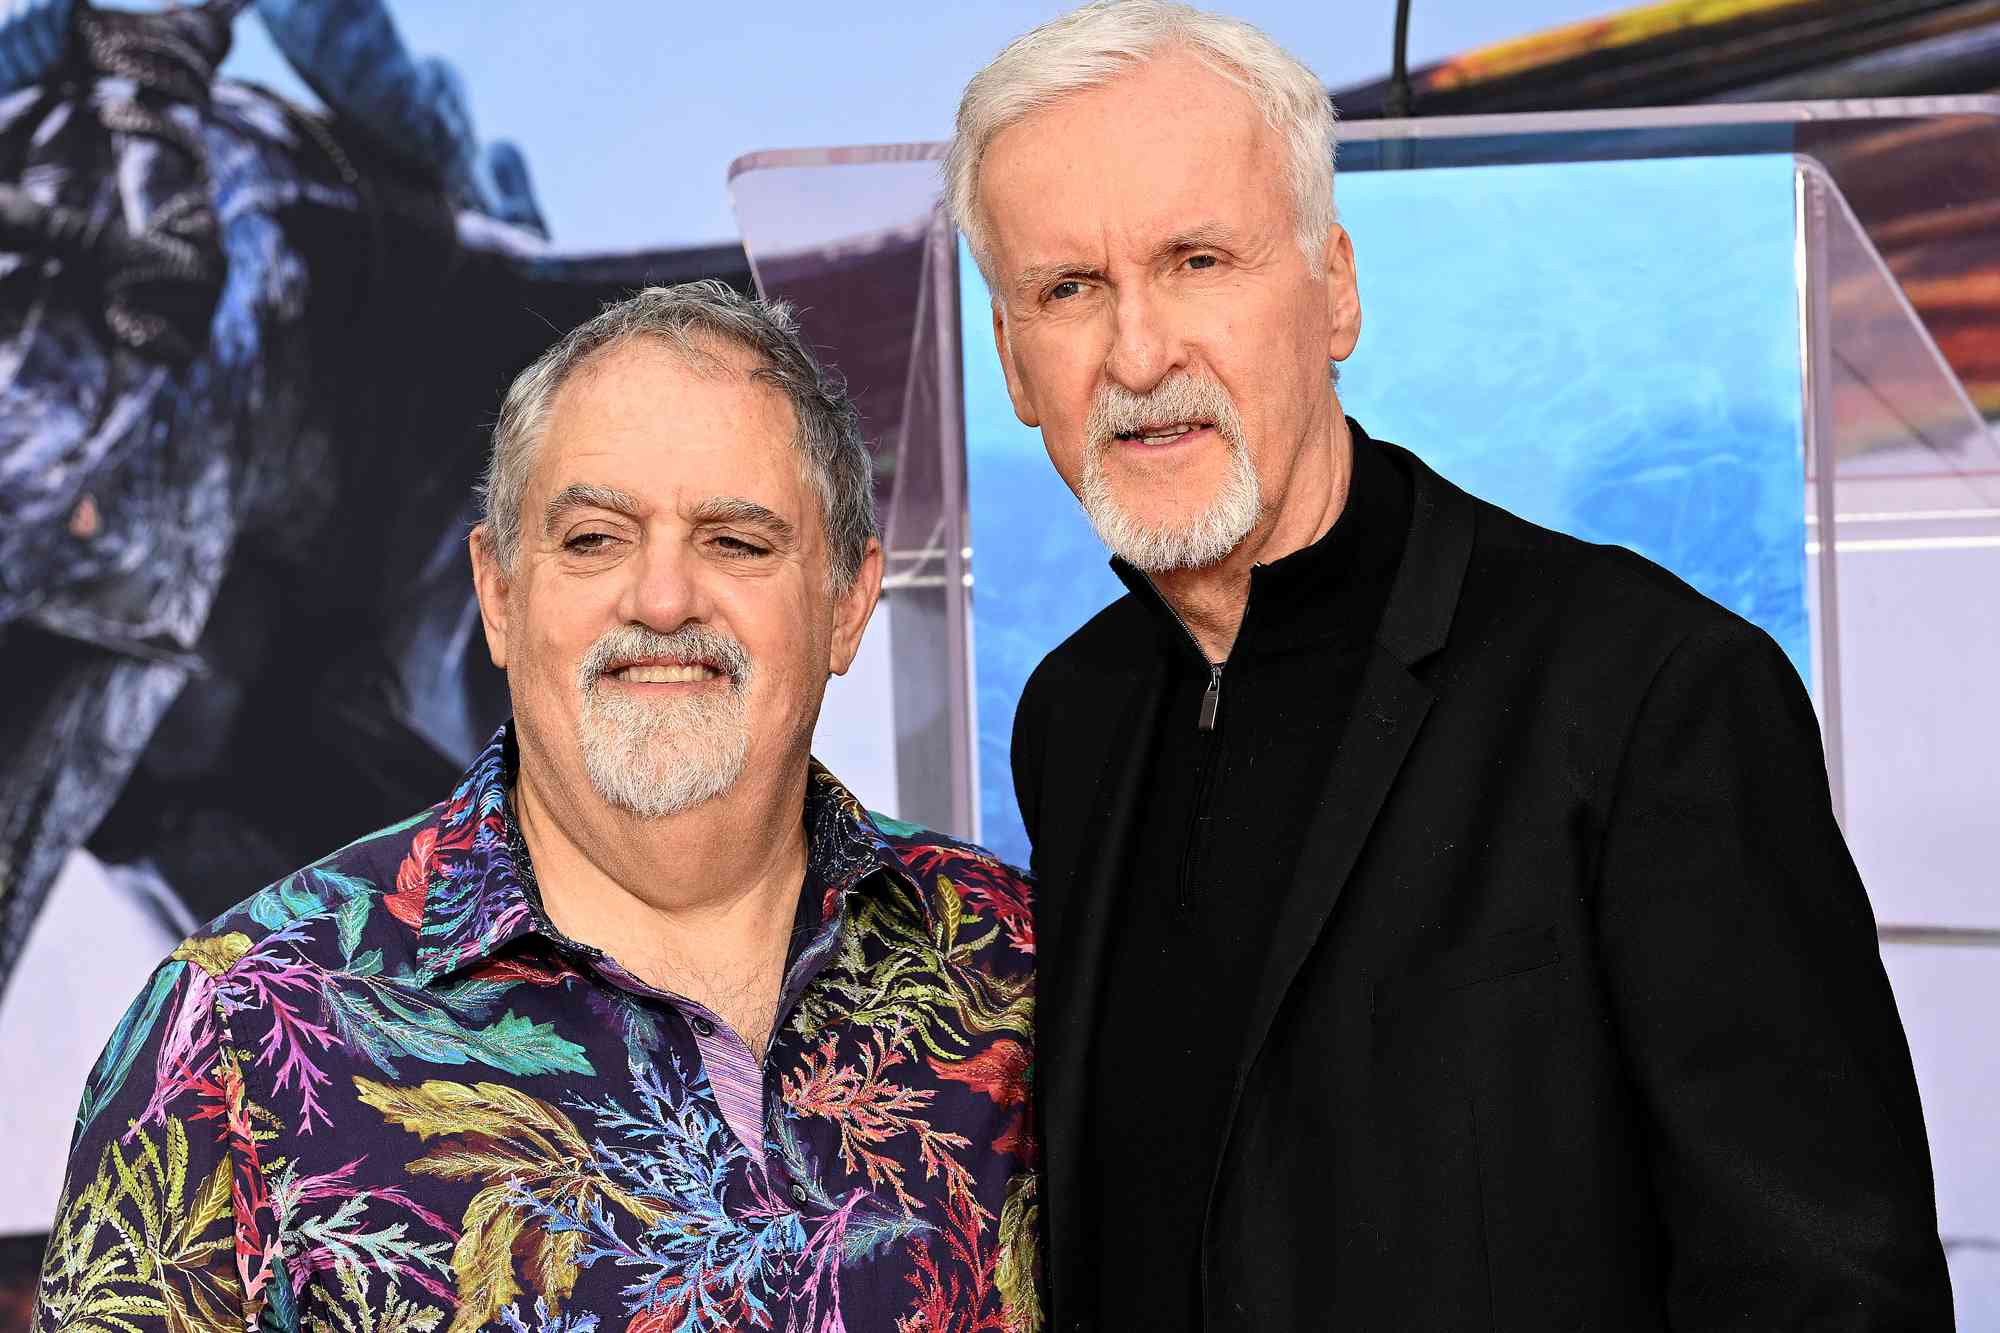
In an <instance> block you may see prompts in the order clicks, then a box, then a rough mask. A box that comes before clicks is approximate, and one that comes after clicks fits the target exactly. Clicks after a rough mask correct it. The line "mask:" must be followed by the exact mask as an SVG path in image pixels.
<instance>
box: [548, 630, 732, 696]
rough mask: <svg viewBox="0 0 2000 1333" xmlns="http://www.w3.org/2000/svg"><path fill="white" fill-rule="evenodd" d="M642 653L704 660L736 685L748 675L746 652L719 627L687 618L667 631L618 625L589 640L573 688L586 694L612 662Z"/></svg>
mask: <svg viewBox="0 0 2000 1333" xmlns="http://www.w3.org/2000/svg"><path fill="white" fill-rule="evenodd" d="M644 657H679V658H686V659H688V660H691V661H698V662H706V663H708V664H709V665H710V666H713V667H715V668H716V669H717V670H719V671H721V672H722V673H723V674H724V675H726V676H728V677H729V680H730V683H731V684H733V685H735V686H736V687H737V688H739V689H740V688H742V686H743V685H744V683H745V682H747V681H748V680H749V679H750V654H748V653H746V652H745V651H743V645H742V644H740V643H738V642H736V640H734V639H732V638H730V637H729V636H728V635H727V634H724V633H722V632H721V631H720V630H715V629H710V628H709V627H708V626H707V625H697V624H694V623H692V622H690V623H688V624H685V625H682V626H681V627H680V628H679V629H677V630H675V631H674V632H673V633H671V634H661V633H659V632H658V631H657V630H650V629H647V628H646V627H645V626H644V625H620V626H619V627H618V628H617V629H614V630H612V631H610V632H609V633H608V634H605V635H604V636H603V637H602V638H600V639H598V641H597V642H596V643H593V644H591V645H590V651H589V652H587V653H585V654H584V655H583V661H582V662H581V663H579V664H578V665H577V669H576V684H577V688H578V689H579V690H582V691H583V692H584V693H586V694H587V693H589V692H590V691H591V690H594V689H596V688H597V682H598V680H599V679H600V678H601V677H602V676H603V675H604V673H605V672H606V671H608V670H610V668H611V664H612V663H613V662H617V661H621V660H622V661H630V660H632V659H634V658H644Z"/></svg>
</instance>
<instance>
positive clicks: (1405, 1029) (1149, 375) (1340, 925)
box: [946, 0, 1951, 1333]
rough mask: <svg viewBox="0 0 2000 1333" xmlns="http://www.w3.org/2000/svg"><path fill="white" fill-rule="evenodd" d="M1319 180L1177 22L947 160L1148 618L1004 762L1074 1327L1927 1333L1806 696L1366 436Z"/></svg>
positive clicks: (1239, 41)
mask: <svg viewBox="0 0 2000 1333" xmlns="http://www.w3.org/2000/svg"><path fill="white" fill-rule="evenodd" d="M1332 147H1333V123H1332V115H1331V112H1330V109H1329V108H1328V106H1327V103H1326V99H1325V96H1324V94H1323V92H1322V91H1321V88H1320V85H1319V83H1318V81H1317V80H1316V79H1315V78H1314V77H1313V76H1312V74H1311V72H1310V71H1309V70H1306V69H1305V68H1304V67H1303V66H1302V65H1300V64H1298V62H1296V61H1294V60H1292V59H1291V58H1290V57H1289V56H1287V55H1285V53H1284V52H1282V51H1281V50H1279V49H1278V48H1277V47H1276V46H1275V45H1274V44H1273V43H1271V42H1270V41H1269V39H1268V38H1265V37H1264V36H1263V35H1262V34H1261V33H1259V32H1257V31H1256V30H1255V29H1253V28H1250V27H1248V26H1247V25H1245V24H1241V23H1238V22H1235V21H1233V20H1228V19H1223V18H1219V17H1216V16H1212V15H1206V14H1201V13H1199V12H1197V11H1193V10H1189V9H1186V8H1184V7H1180V6H1174V5H1167V4H1162V3H1158V0H1116V2H1114V3H1103V4H1097V5H1092V6H1089V7H1087V8H1085V9H1082V10H1078V11H1076V12H1074V13H1071V14H1069V15H1066V16H1064V17H1062V18H1059V19H1057V20H1055V21H1053V22H1051V23H1049V24H1047V25H1045V26H1044V27H1042V28H1039V29H1037V30H1035V31H1034V32H1032V33H1030V34H1028V35H1027V36H1025V37H1023V38H1021V39H1020V40H1019V41H1017V42H1015V43H1014V44H1013V45H1012V46H1010V47H1009V48H1008V49H1007V50H1006V51H1004V52H1003V53H1002V54H1001V55H1000V56H999V57H998V58H997V59H996V60H995V61H994V62H993V64H992V65H990V66H988V67H987V69H985V70H984V71H982V72H981V73H980V74H979V75H978V76H976V77H975V78H974V80H973V81H972V83H971V84H970V85H969V86H968V88H967V90H966V93H965V98H964V101H963V102H962V103H961V106H960V109H959V117H958V132H957V137H956V139H955V141H954V144H953V148H952V152H951V156H950V159H949V161H948V162H947V164H946V173H947V187H948V190H949V195H950V199H949V202H950V205H951V207H952V209H953V211H954V215H955V217H956V218H957V220H958V222H959V224H960V226H961V228H962V229H963V231H964V232H965V235H966V238H967V240H968V243H969V245H970V247H971V249H972V251H973V254H974V255H975V257H976V258H977V260H978V262H979V264H980V266H981V268H982V270H983V271H984V273H985V275H986V277H987V280H988V284H989V286H990V287H991V289H992V291H993V293H994V304H993V327H994V337H995V341H996V344H997V347H998V351H999V355H1000V359H1001V363H1002V366H1003V368H1004V369H1005V372H1006V376H1007V384H1008V388H1009V391H1010V393H1011V395H1012V398H1013V402H1014V406H1015V410H1016V412H1017V414H1018V415H1019V416H1020V418H1021V420H1022V421H1023V422H1024V423H1026V424H1027V425H1029V426H1038V427H1040V428H1041V430H1042V432H1043V436H1044V439H1045V442H1046V444H1047V447H1048V451H1049V456H1050V458H1051V460H1052V461H1053V462H1054V464H1055V466H1056V469H1057V470H1058V472H1060V473H1061V474H1062V476H1063V478H1064V480H1065V481H1066V482H1068V484H1069V485H1070V487H1071V488H1072V489H1073V490H1074V491H1075V492H1076V494H1077V496H1078V498H1079V499H1080V500H1081V501H1082V503H1083V505H1084V508H1085V509H1086V511H1087V512H1088V513H1089V515H1090V517H1091V519H1092V522H1093V523H1094V524H1095V526H1096V527H1097V530H1098V532H1099V533H1100V535H1101V536H1102V537H1103V538H1104V540H1105V542H1106V544H1107V545H1108V546H1110V547H1111V548H1112V550H1113V551H1114V553H1115V554H1116V555H1117V557H1118V559H1117V560H1116V561H1115V562H1114V564H1115V567H1116V569H1117V571H1118V574H1119V576H1120V577H1121V578H1122V579H1124V581H1125V583H1126V584H1127V586H1128V587H1129V588H1130V589H1131V595H1130V596H1128V597H1125V598H1122V599H1120V600H1119V601H1118V602H1116V603H1115V604H1113V605H1112V606H1111V607H1109V608H1107V609H1106V610H1105V611H1104V612H1103V613H1101V614H1100V615H1098V616H1097V617H1096V618H1095V619H1094V620H1092V621H1091V622H1090V623H1089V624H1088V625H1086V626H1085V627H1084V628H1083V629H1081V630H1080V631H1078V632H1077V633H1076V634H1075V635H1074V636H1072V637H1071V638H1070V639H1069V640H1068V641H1067V642H1066V643H1064V644H1063V645H1062V646H1061V647H1060V648H1058V649H1057V650H1056V651H1055V652H1053V653H1051V654H1050V655H1049V657H1048V658H1047V659H1046V660H1045V661H1044V662H1043V663H1042V665H1041V667H1040V668H1039V669H1038V670H1037V671H1036V672H1035V674H1034V676H1033V678H1032V679H1031V680H1030V681H1029V683H1028V686H1027V688H1026V691H1025V692H1024V694H1023V697H1022V699H1021V703H1020V708H1019V712H1018V715H1017V721H1016V727H1015V735H1014V772H1015V782H1016V787H1017V793H1018V796H1019V799H1020V804H1021V812H1022V816H1023V818H1024V819H1025V821H1026V824H1027V828H1028V831H1029V833H1030V835H1031V836H1032V838H1033V840H1034V869H1035V871H1036V873H1037V874H1038V875H1039V876H1040V879H1041V909H1040V910H1041V914H1042V915H1041V930H1040V937H1041V940H1042V951H1041V954H1040V965H1041V969H1042V979H1041V993H1042V996H1043V1001H1042V1006H1041V1009H1040V1031H1039V1034H1038V1038H1039V1051H1040V1061H1041V1064H1040V1069H1039V1073H1038V1075H1037V1081H1036V1089H1037V1096H1038V1099H1039V1108H1038V1111H1039V1115H1040V1116H1041V1123H1042V1129H1043V1141H1044V1143H1045V1145H1046V1147H1045V1151H1046V1160H1045V1175H1044V1180H1045V1182H1046V1189H1047V1198H1046V1205H1045V1212H1044V1217H1045V1220H1046V1228H1047V1242H1048V1273H1047V1277H1048V1285H1049V1297H1050V1302H1051V1306H1050V1310H1051V1315H1052V1318H1053V1326H1054V1327H1055V1328H1056V1329H1058V1330H1063V1331H1064V1333H1067V1331H1068V1330H1073V1329H1102V1330H1126V1329H1146V1330H1180V1329H1197V1328H1200V1329H1306V1328H1312V1329H1319V1328H1327V1329H1342V1330H1364V1329H1365V1330H1382V1329H1412V1330H1457V1329H1509V1330H1536V1331H1537V1333H1539V1331H1540V1330H1548V1329H1576V1330H1581V1329H1590V1330H1617V1331H1618V1333H1641V1331H1643V1330H1666V1329H1674V1330H1690V1329H1724V1328H1727V1329H1746V1330H1753V1329H1754V1330H1760V1331H1764V1333H1769V1331H1771V1330H1783V1329H1806V1328H1811V1329H1843V1330H1845V1329H1891V1328H1893V1329H1898V1330H1912V1329H1926V1330H1927V1329H1943V1328H1949V1327H1950V1325H1951V1297H1950V1291H1949V1286H1948V1282H1947V1279H1946V1275H1945V1267H1944V1259H1943V1254H1942V1251H1941V1247H1940V1245H1939V1243H1938V1237H1937V1230H1936V1215H1935V1210H1934V1207H1933V1202H1932V1186H1931V1175H1930V1164H1929V1154H1928V1149H1927V1147H1926V1144H1925V1140H1924V1128H1923V1118H1922V1113H1921V1111H1920V1109H1919V1107H1918V1103H1917V1093H1916V1086H1915V1082H1914V1079H1913V1077H1912V1074H1911V1070H1910V1060H1909V1053H1908V1049H1907V1046H1906V1044H1905V1042H1904V1038H1903V1033H1902V1029H1901V1026H1900V1024H1899V1022H1898V1019H1897V1016H1896V1010H1895V1003H1894V1000H1893V999H1892V997H1891V995H1890V993H1889V989H1888V985H1887V982H1886V979H1885V977H1884V975H1883V972H1882V967H1881V963H1880V961H1879V958H1878V955H1877V948H1876V941H1875V934H1874V922H1873V918H1872V916H1871V914H1870V910H1869V906H1868V901H1867V898H1866V895H1865V894H1864V892H1863V890H1862V887H1861V884H1860V882H1859V880H1858V878H1857V876H1856V874H1855V871H1854V867H1853V864H1852V862H1851V861H1850V859H1849V857H1848V855H1847V851H1846V848H1845V846H1844V844H1843V842H1842V840H1841V835H1840V831H1839V829H1838V828H1837V826H1836V825H1835V823H1834V820H1833V816H1832V812H1831V809H1830V806H1829V802H1828V797H1827V785H1826V773H1825V768H1824V762H1823V758H1822V755H1821V752H1820V748H1819V741H1818V733H1817V728H1816V725H1815V720H1814V717H1813V713H1812V709H1811V706H1810V704H1809V702H1808V700H1807V698H1806V695H1805V692H1804V690H1803V689H1802V688H1801V685H1800V682H1799V680H1798V677H1797V675H1796V673H1795V672H1794V671H1793V669H1792V667H1791V665H1790V664H1789V662H1788V661H1787V659H1786V658H1785V657H1784V656H1783V655H1782V654H1781V653H1780V652H1779V650H1778V649H1777V647H1776V646H1775V645H1774V644H1773V643H1772V642H1771V641H1770V640H1769V639H1768V638H1767V637H1766V636H1765V635H1764V634H1763V633H1762V632H1760V631H1759V630H1757V629H1756V628H1754V627H1753V626H1751V625H1749V624H1747V623H1746V622H1744V621H1743V620H1741V619H1739V618H1737V617H1736V616H1733V615H1731V614H1730V613H1728V612H1726V611H1724V610H1723V609H1722V608H1720V607H1718V606H1716V605H1714V604H1713V603H1711V602H1709V601H1707V600H1705V599H1704V598H1702V597H1701V596H1700V595H1698V594H1697V593H1695V592H1693V591H1692V590H1691V589H1689V588H1688V587H1686V586H1685V585H1684V584H1682V583H1680V582H1679V581H1678V580H1676V579H1675V578H1673V577H1672V576H1671V575H1669V574H1667V573H1666V572H1664V571H1662V570H1660V569H1658V568H1656V567H1654V566H1652V565H1650V564H1648V563H1646V562H1645V561H1643V560H1641V559H1639V558H1638V557H1636V556H1633V555H1630V554H1629V553H1626V552H1624V551H1620V550H1616V549H1611V548H1603V547H1593V546H1589V545H1585V544H1583V543H1581V542H1577V541H1574V540H1572V539H1570V538H1567V537H1563V536H1561V535H1559V534H1556V533H1552V532H1548V531H1545V530H1543V529H1539V528H1536V527H1534V526H1532V525H1530V524H1528V523H1525V522H1523V521H1521V520H1519V519H1517V518H1515V517H1513V516H1511V515H1509V514H1507V513H1505V512H1503V511H1502V510H1500V509H1497V508H1495V507H1493V506H1492V505H1489V504H1485V503H1483V502H1481V501H1479V500H1477V499H1474V498H1473V497H1471V496H1468V495H1466V494H1465V493H1463V492H1461V491H1459V490H1457V489H1456V488H1455V487H1453V486H1452V485H1450V483H1448V482H1446V481H1444V480H1443V479H1442V478H1441V477H1439V476H1438V475H1437V474H1435V473H1433V472H1431V471H1430V470H1429V469H1428V468H1426V467H1425V466H1424V465H1423V464H1422V463H1421V462H1420V461H1418V460H1417V459H1416V458H1415V457H1413V456H1412V455H1410V454H1408V453H1405V452H1404V451H1402V450H1400V449H1398V448H1396V447H1394V446H1392V445H1388V444H1383V443H1378V442H1376V441H1373V440H1371V439H1369V438H1368V436H1367V435H1366V433H1365V432H1363V431H1362V429H1361V428H1360V427H1359V426H1358V425H1357V424H1355V423H1354V422H1352V421H1349V420H1347V419H1345V418H1344V416H1343V415H1342V413H1341V411H1340V405H1339V399H1338V396H1337V394H1336V392H1335V388H1334V383H1335V382H1337V377H1336V376H1334V375H1331V374H1330V373H1329V372H1330V369H1331V364H1332V363H1334V362H1338V361H1340V360H1341V359H1343V358H1345V357H1346V356H1347V355H1348V354H1349V352H1351V351H1352V350H1353V348H1354V345H1355V342H1356V340H1357V338H1358V336H1359V332H1360V321H1361V316H1360V305H1359V300H1358V297H1357V295H1356V285H1355V276H1354V254H1353V248H1352V245H1351V243H1350V241H1349V239H1348V237H1347V234H1346V232H1345V231H1344V230H1343V229H1342V228H1341V227H1340V226H1339V225H1338V224H1337V222H1336V221H1335V218H1334V212H1333V201H1332Z"/></svg>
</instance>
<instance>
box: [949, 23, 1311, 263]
mask: <svg viewBox="0 0 2000 1333" xmlns="http://www.w3.org/2000/svg"><path fill="white" fill-rule="evenodd" d="M1280 149H1281V145H1280V143H1279V139H1278V136H1277V134H1276V133H1275V132H1274V131H1273V130H1272V129H1271V127H1270V125H1269V124H1268V122H1266V120H1265V119H1264V117H1263V115H1262V113H1261V112H1260V111H1259V110H1258V109H1257V106H1256V104H1255V103H1254V102H1253V101H1252V100H1251V99H1250V96H1249V94H1248V93H1246V92H1245V91H1244V90H1243V89H1242V88H1241V87H1239V86H1238V85H1237V84H1236V83H1234V82H1233V81H1231V80H1230V79H1228V78H1225V77H1224V76H1223V75H1221V74H1220V73H1218V72H1216V71H1215V70H1214V69H1212V68H1210V67H1209V66H1208V65H1206V64H1205V63H1203V62H1202V61H1200V60H1198V59H1196V58H1195V57H1194V56H1192V55H1189V54H1186V53H1184V52H1172V53H1169V54H1167V55H1163V56H1161V57H1159V58H1157V59H1155V60H1152V61H1149V62H1146V63H1144V64H1141V65H1136V66H1134V67H1133V68H1132V70H1131V71H1130V72H1129V73H1126V74H1123V75H1121V76H1119V77H1118V78H1116V79H1113V80H1112V81H1110V82H1108V83H1105V84H1102V85H1100V86H1098V87H1094V88H1090V89H1085V90H1083V91H1081V92H1077V93H1075V94H1072V95H1071V96H1069V97H1067V98H1065V99H1063V100H1061V101H1059V102H1056V103H1055V104H1053V105H1051V106H1048V107H1043V108H1040V109H1038V110H1036V111H1034V112H1031V113H1030V114H1028V115H1027V116H1025V117H1023V118H1022V119H1020V120H1017V121H1015V122H1014V123H1013V124H1011V125H1009V126H1008V127H1007V128H1006V129H1004V130H1002V131H1000V133H998V134H997V135H995V136H994V138H993V140H992V142H991V143H990V144H989V145H988V146H987V150H986V153H985V154H984V156H983V157H982V158H981V161H980V174H979V198H980V206H981V209H982V211H983V214H984V218H985V221H986V224H987V228H988V231H989V234H990V237H991V240H992V242H993V246H994V250H995V258H996V260H1003V257H1004V260H1003V262H1005V263H1007V264H1008V265H1009V266H1010V267H1012V266H1019V265H1028V264H1044V263H1049V262H1061V261H1064V260H1067V259H1071V258H1084V257H1086V256H1087V252H1090V251H1092V250H1097V251H1102V250H1104V249H1106V248H1107V247H1113V246H1129V245H1134V244H1157V243H1158V242H1159V241H1161V240H1162V239H1164V238H1166V237H1168V236H1171V235H1174V234H1176V233H1179V232H1181V231H1184V230H1186V229H1187V228H1188V227H1190V226H1191V225H1195V224H1197V223H1199V222H1202V221H1204V220H1216V219H1223V220H1230V219H1234V220H1236V221H1238V222H1240V223H1245V224H1247V223H1250V222H1253V221H1255V220H1259V219H1260V218H1261V217H1262V215H1264V214H1267V213H1269V212H1270V211H1271V210H1272V208H1274V207H1275V208H1277V209H1279V210H1283V209H1285V208H1286V207H1287V206H1288V205H1287V203H1286V200H1287V197H1288V196H1287V195H1286V193H1285V190H1286V186H1285V176H1284V171H1283V164H1282V159H1281V155H1280ZM996 276H1001V275H998V274H996Z"/></svg>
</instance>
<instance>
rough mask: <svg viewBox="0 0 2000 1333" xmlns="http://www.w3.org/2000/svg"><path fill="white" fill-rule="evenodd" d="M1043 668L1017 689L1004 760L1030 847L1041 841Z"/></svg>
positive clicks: (1044, 731) (1043, 727)
mask: <svg viewBox="0 0 2000 1333" xmlns="http://www.w3.org/2000/svg"><path fill="white" fill-rule="evenodd" d="M1045 670H1046V668H1038V669H1037V670H1036V671H1035V673H1034V674H1033V675H1031V676H1029V677H1028V683H1027V684H1026V685H1023V686H1022V687H1021V700H1020V702H1019V703H1018V704H1016V705H1015V706H1014V736H1013V742H1012V744H1011V746H1010V748H1009V751H1008V759H1009V762H1010V763H1011V764H1012V766H1013V769H1014V802H1015V804H1016V805H1018V806H1019V807H1020V810H1021V824H1022V826H1023V827H1025V828H1026V829H1027V830H1028V843H1029V845H1030V846H1031V847H1032V846H1033V845H1034V844H1036V843H1038V842H1040V841H1041V838H1040V824H1041V818H1040V816H1041V795H1042V756H1043V737H1044V736H1045V735H1046V732H1047V729H1046V727H1045V726H1044V716H1043V707H1042V700H1043V699H1044V697H1045V696H1046V695H1047V693H1048V690H1047V688H1046V686H1045V685H1044V683H1043V679H1042V678H1043V674H1044V671H1045Z"/></svg>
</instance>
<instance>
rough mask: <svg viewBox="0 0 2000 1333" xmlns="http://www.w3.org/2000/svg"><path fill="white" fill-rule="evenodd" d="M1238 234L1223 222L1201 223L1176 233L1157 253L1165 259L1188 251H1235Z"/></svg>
mask: <svg viewBox="0 0 2000 1333" xmlns="http://www.w3.org/2000/svg"><path fill="white" fill-rule="evenodd" d="M1235 248H1236V233H1235V232H1233V231H1231V230H1230V229H1229V226H1228V224H1226V223H1222V222H1201V223H1197V224H1195V225H1194V226H1192V227H1188V228H1186V229H1184V230H1181V231H1177V232H1175V233H1174V234H1173V235H1172V236H1169V237H1168V238H1167V239H1166V241H1165V242H1164V243H1162V244H1161V246H1160V248H1159V250H1158V251H1156V252H1155V253H1157V254H1158V255H1159V257H1160V258H1162V259H1164V258H1166V257H1167V256H1168V255H1173V254H1179V253H1181V252H1183V251H1186V250H1234V249H1235Z"/></svg>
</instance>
